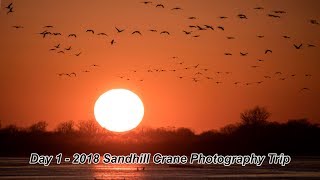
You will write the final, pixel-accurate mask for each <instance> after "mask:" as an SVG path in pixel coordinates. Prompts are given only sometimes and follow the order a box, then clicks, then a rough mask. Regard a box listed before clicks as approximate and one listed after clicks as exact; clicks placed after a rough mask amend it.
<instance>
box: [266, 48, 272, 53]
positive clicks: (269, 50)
mask: <svg viewBox="0 0 320 180" xmlns="http://www.w3.org/2000/svg"><path fill="white" fill-rule="evenodd" d="M267 53H272V50H271V49H267V50H265V52H264V54H267Z"/></svg>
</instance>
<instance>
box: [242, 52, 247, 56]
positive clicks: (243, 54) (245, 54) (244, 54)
mask: <svg viewBox="0 0 320 180" xmlns="http://www.w3.org/2000/svg"><path fill="white" fill-rule="evenodd" d="M240 55H241V56H247V55H248V53H243V52H240Z"/></svg>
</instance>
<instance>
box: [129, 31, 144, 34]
mask: <svg viewBox="0 0 320 180" xmlns="http://www.w3.org/2000/svg"><path fill="white" fill-rule="evenodd" d="M131 34H140V35H142V34H141V32H140V31H133V32H132V33H131Z"/></svg>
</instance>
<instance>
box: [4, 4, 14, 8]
mask: <svg viewBox="0 0 320 180" xmlns="http://www.w3.org/2000/svg"><path fill="white" fill-rule="evenodd" d="M12 5H13V3H10V4H9V5H8V6H7V7H5V8H6V9H11V8H13V7H12Z"/></svg>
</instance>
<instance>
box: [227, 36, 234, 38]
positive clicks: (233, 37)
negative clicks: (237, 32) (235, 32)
mask: <svg viewBox="0 0 320 180" xmlns="http://www.w3.org/2000/svg"><path fill="white" fill-rule="evenodd" d="M227 39H235V37H232V36H227Z"/></svg>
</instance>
